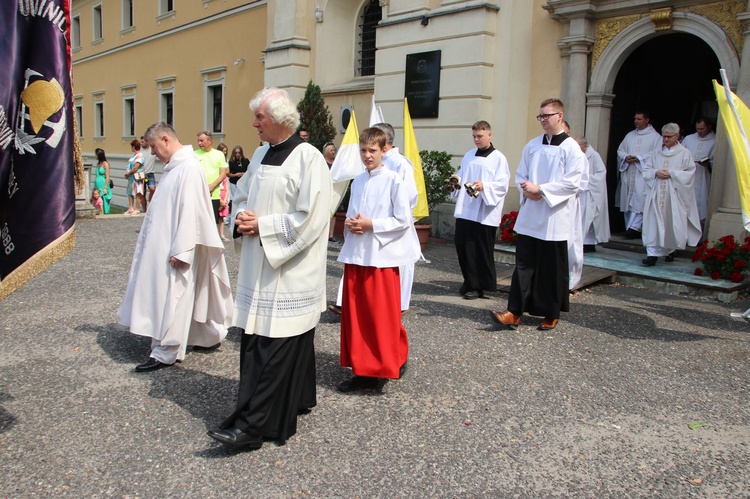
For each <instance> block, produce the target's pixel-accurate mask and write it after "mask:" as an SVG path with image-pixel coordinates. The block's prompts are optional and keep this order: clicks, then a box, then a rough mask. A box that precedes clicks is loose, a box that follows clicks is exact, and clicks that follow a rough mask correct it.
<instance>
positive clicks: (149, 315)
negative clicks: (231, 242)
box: [118, 122, 233, 372]
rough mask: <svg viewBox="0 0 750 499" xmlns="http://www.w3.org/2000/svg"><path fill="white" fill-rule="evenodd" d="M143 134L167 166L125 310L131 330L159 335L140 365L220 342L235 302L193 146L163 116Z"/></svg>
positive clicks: (147, 367)
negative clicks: (183, 140)
mask: <svg viewBox="0 0 750 499" xmlns="http://www.w3.org/2000/svg"><path fill="white" fill-rule="evenodd" d="M144 137H145V140H146V141H147V142H148V144H149V146H150V148H151V151H152V153H153V154H154V155H156V156H157V157H158V158H159V160H161V162H162V163H163V164H164V174H163V175H162V178H161V182H160V183H159V190H158V192H156V193H154V197H153V199H152V202H151V207H150V209H149V210H148V211H147V212H146V216H145V218H144V219H143V225H142V226H141V230H140V233H139V235H138V241H137V242H136V247H135V253H134V254H133V264H132V267H131V269H130V277H129V279H128V287H127V291H126V292H125V299H124V300H123V302H122V305H121V306H120V309H119V311H118V315H119V316H120V322H121V324H123V325H125V326H128V327H129V328H130V331H131V332H132V333H134V334H137V335H141V336H148V337H151V338H152V340H151V356H150V358H149V360H148V361H146V362H145V363H143V364H140V365H138V366H136V368H135V370H136V371H138V372H144V371H153V370H156V369H161V368H163V367H168V366H171V365H173V364H174V363H175V362H176V361H178V360H180V361H181V360H183V359H184V358H185V351H186V347H187V345H194V346H197V347H204V348H212V347H214V346H217V345H218V344H219V343H221V341H222V340H223V339H224V337H225V336H226V334H227V327H226V325H227V324H229V321H230V319H231V316H232V307H233V306H232V292H231V287H230V285H229V275H228V273H227V266H226V262H225V260H224V245H223V244H222V242H221V240H220V239H219V235H218V233H217V232H216V230H215V229H214V218H213V211H212V208H211V200H210V198H209V195H208V190H207V189H206V185H207V184H206V177H205V176H204V174H203V170H202V168H201V166H200V163H199V162H198V160H197V159H196V157H195V154H194V153H193V148H192V147H190V146H183V145H182V144H181V143H180V141H179V140H178V138H177V135H176V133H175V131H174V129H173V128H172V127H171V126H170V125H168V124H166V123H164V122H158V123H155V124H154V125H151V126H150V127H149V129H148V130H147V131H146V133H145V134H144Z"/></svg>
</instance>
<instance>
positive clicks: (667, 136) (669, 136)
mask: <svg viewBox="0 0 750 499" xmlns="http://www.w3.org/2000/svg"><path fill="white" fill-rule="evenodd" d="M662 137H663V138H665V139H672V138H674V137H677V135H662Z"/></svg>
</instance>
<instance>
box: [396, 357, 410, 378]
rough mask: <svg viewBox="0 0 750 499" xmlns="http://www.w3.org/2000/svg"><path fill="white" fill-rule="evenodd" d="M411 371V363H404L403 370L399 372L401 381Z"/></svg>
mask: <svg viewBox="0 0 750 499" xmlns="http://www.w3.org/2000/svg"><path fill="white" fill-rule="evenodd" d="M408 370H409V361H408V360H407V361H406V362H404V364H403V365H402V366H401V368H400V369H399V370H398V378H399V379H401V378H403V377H404V375H405V374H406V372H407V371H408Z"/></svg>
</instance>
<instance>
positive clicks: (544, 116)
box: [536, 112, 562, 121]
mask: <svg viewBox="0 0 750 499" xmlns="http://www.w3.org/2000/svg"><path fill="white" fill-rule="evenodd" d="M556 114H562V113H560V112H558V113H551V114H538V115H537V117H536V119H537V120H539V121H547V120H548V119H550V118H551V117H553V116H555V115H556Z"/></svg>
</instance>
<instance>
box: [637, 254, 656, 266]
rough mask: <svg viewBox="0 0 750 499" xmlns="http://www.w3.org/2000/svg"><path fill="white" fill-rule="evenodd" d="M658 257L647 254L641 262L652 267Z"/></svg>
mask: <svg viewBox="0 0 750 499" xmlns="http://www.w3.org/2000/svg"><path fill="white" fill-rule="evenodd" d="M658 259H659V258H657V257H655V256H647V257H646V258H644V259H643V260H641V263H642V264H643V265H645V266H646V267H653V266H654V265H656V261H657V260H658Z"/></svg>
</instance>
